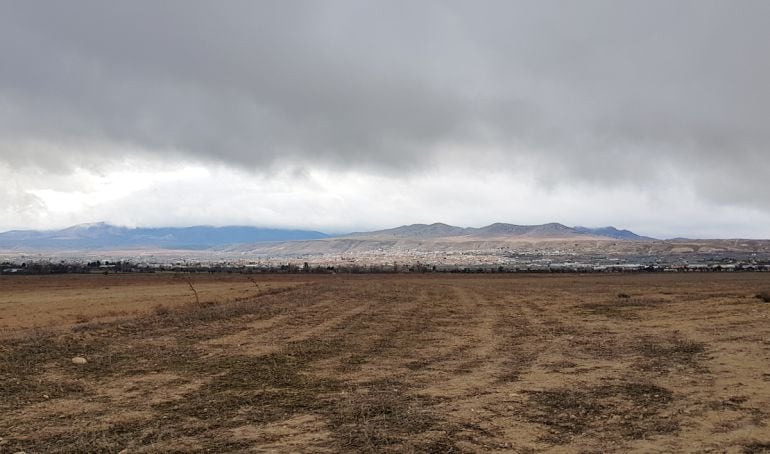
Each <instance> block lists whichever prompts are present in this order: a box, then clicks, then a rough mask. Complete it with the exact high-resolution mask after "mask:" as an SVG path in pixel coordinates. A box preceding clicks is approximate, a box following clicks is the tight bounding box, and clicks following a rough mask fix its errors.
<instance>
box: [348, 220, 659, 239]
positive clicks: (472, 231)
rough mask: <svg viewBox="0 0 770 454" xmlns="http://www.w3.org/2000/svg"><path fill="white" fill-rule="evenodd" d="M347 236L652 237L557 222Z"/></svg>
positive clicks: (422, 227) (424, 227) (423, 227)
mask: <svg viewBox="0 0 770 454" xmlns="http://www.w3.org/2000/svg"><path fill="white" fill-rule="evenodd" d="M343 237H347V238H361V239H363V238H377V239H386V238H413V239H428V238H452V237H467V238H478V239H487V238H502V237H521V238H532V239H537V238H546V239H547V238H573V237H575V238H592V237H596V238H605V239H606V238H611V239H616V240H628V241H651V240H653V239H654V238H650V237H646V236H641V235H637V234H636V233H634V232H631V231H630V230H620V229H617V228H615V227H611V226H610V227H599V228H588V227H568V226H566V225H563V224H559V223H556V222H552V223H548V224H539V225H516V224H506V223H501V222H497V223H494V224H490V225H488V226H485V227H456V226H452V225H448V224H443V223H440V222H439V223H434V224H411V225H403V226H401V227H396V228H392V229H385V230H377V231H373V232H357V233H352V234H350V235H345V236H343Z"/></svg>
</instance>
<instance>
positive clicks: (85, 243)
mask: <svg viewBox="0 0 770 454" xmlns="http://www.w3.org/2000/svg"><path fill="white" fill-rule="evenodd" d="M322 239H328V240H340V241H355V242H360V241H383V240H414V241H420V240H436V239H444V240H447V241H491V240H516V239H521V240H529V241H537V240H553V239H586V240H629V241H649V240H652V238H648V237H644V236H640V235H637V234H635V233H633V232H631V231H628V230H619V229H616V228H614V227H602V228H587V227H567V226H565V225H562V224H558V223H550V224H542V225H515V224H504V223H495V224H491V225H488V226H485V227H480V228H474V227H456V226H452V225H447V224H442V223H435V224H412V225H405V226H401V227H396V228H393V229H386V230H377V231H372V232H356V233H351V234H347V235H337V236H332V235H328V234H325V233H322V232H317V231H310V230H286V229H269V228H258V227H243V226H229V227H211V226H194V227H163V228H142V227H139V228H129V227H121V226H114V225H110V224H107V223H104V222H99V223H92V224H80V225H76V226H72V227H68V228H65V229H62V230H44V231H41V230H12V231H9V232H4V233H0V249H5V250H98V249H104V250H107V249H112V250H119V249H138V248H158V249H192V250H195V249H210V248H223V247H233V246H237V245H240V246H244V245H251V244H255V245H257V246H259V244H262V243H284V242H296V241H313V240H322Z"/></svg>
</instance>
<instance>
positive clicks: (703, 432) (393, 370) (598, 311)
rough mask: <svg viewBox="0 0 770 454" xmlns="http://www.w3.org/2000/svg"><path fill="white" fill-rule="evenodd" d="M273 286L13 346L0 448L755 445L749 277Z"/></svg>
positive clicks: (757, 388)
mask: <svg viewBox="0 0 770 454" xmlns="http://www.w3.org/2000/svg"><path fill="white" fill-rule="evenodd" d="M227 279H228V278H225V279H224V280H223V282H222V283H220V285H231V283H230V282H229V281H227ZM286 279H288V280H287V281H285V284H287V285H274V286H272V287H271V286H270V285H269V282H270V281H269V280H268V281H267V282H264V281H260V282H259V284H258V285H255V283H254V282H251V281H248V280H246V283H245V285H246V286H247V287H248V288H249V290H250V291H251V292H252V296H248V297H244V298H237V299H236V298H234V299H231V300H229V301H219V302H217V301H211V300H207V299H206V298H201V304H195V303H194V298H192V297H191V295H190V290H189V288H188V289H187V291H188V294H187V297H188V302H187V303H186V304H169V303H167V302H166V301H165V300H164V299H163V298H156V299H153V300H152V301H147V302H145V303H144V304H145V305H146V307H147V308H148V309H147V311H146V312H142V313H141V314H139V315H137V316H134V317H127V318H119V319H115V320H104V319H100V318H98V317H97V318H96V319H93V320H90V321H81V322H79V323H74V322H75V320H73V321H72V322H73V324H71V325H70V326H69V328H67V329H57V330H39V331H37V332H35V331H32V332H30V331H28V330H18V331H16V332H15V333H10V335H9V336H6V338H5V339H3V340H0V382H1V383H3V386H2V387H0V414H3V415H4V417H3V418H0V436H2V437H3V438H2V440H0V451H2V452H6V451H8V452H16V451H19V450H24V451H26V452H85V451H88V452H118V451H121V450H123V449H129V451H130V452H167V451H174V450H177V451H207V452H228V451H249V450H252V449H254V450H258V451H259V450H261V451H285V452H296V451H308V452H324V451H326V452H340V451H342V452H483V451H489V450H502V451H514V452H537V451H544V450H549V449H551V448H554V447H558V448H559V449H566V450H569V451H590V452H595V451H604V452H607V451H619V452H628V451H638V452H649V451H681V450H690V449H694V450H706V449H716V450H720V451H721V450H727V449H733V448H735V447H736V446H737V447H741V449H743V450H744V451H745V452H766V450H767V446H768V443H770V430H769V429H768V426H767V413H766V412H765V411H764V408H767V407H770V381H768V380H767V379H766V378H765V375H763V374H765V365H766V364H767V363H768V360H770V349H768V345H770V343H769V342H768V341H767V339H770V326H769V325H768V323H767V318H768V316H770V306H768V305H765V304H762V303H760V302H758V301H756V300H755V299H754V298H751V297H749V296H747V295H745V294H744V292H745V290H744V289H745V288H751V287H756V286H757V285H758V284H763V283H764V281H763V279H765V276H763V275H749V274H746V275H744V274H735V275H731V276H718V277H712V276H709V279H705V278H702V277H700V276H695V275H692V276H690V275H688V276H675V277H672V276H666V275H634V276H569V275H565V276H470V277H465V276H457V277H444V276H420V277H412V276H352V277H340V276H318V277H312V278H308V279H307V280H303V281H302V282H299V281H291V278H286ZM295 279H296V278H295ZM225 282H227V284H225ZM61 283H62V282H60V284H61ZM77 283H80V284H82V283H83V281H79V282H73V283H72V284H73V287H74V285H75V284H77ZM208 284H209V285H211V286H214V285H216V283H215V282H214V281H211V282H209V283H208ZM126 285H132V284H126ZM180 285H181V286H182V287H184V286H186V285H187V283H186V282H184V281H182V282H181V283H180ZM194 285H196V289H197V285H199V284H194ZM135 288H136V287H135ZM198 291H200V289H198ZM81 292H83V293H84V294H87V293H88V289H87V288H84V289H81ZM201 293H202V295H203V292H201ZM621 293H624V294H628V295H633V296H631V297H628V298H625V297H619V296H618V295H619V294H621ZM607 307H611V308H612V309H606V308H607ZM615 310H617V311H619V312H620V313H629V314H633V315H634V316H633V317H630V316H626V315H624V316H617V314H616V313H615V312H613V311H615ZM738 330H739V331H740V334H741V336H740V338H737V337H736V335H735V331H738ZM74 356H83V357H85V358H87V359H88V362H87V363H86V364H84V365H77V364H73V363H72V362H71V361H70V359H71V358H72V357H74Z"/></svg>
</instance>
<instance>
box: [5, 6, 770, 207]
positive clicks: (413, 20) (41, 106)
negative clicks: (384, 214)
mask: <svg viewBox="0 0 770 454" xmlns="http://www.w3.org/2000/svg"><path fill="white" fill-rule="evenodd" d="M2 10H3V11H2V14H0V59H2V66H3V68H4V70H3V71H2V73H0V134H2V138H6V139H7V138H9V137H10V138H19V139H26V138H37V139H45V140H50V141H54V142H55V141H59V140H80V139H84V138H85V139H89V140H96V141H104V142H109V141H114V142H117V143H127V144H135V145H136V146H137V147H140V148H141V147H144V148H147V149H150V150H179V151H180V152H181V153H186V154H189V156H191V157H194V158H200V159H209V160H215V161H223V162H226V163H231V164H235V165H241V166H246V167H247V168H261V167H266V166H270V165H278V164H280V163H282V162H284V161H293V162H301V163H303V164H306V165H326V166H333V167H359V168H367V169H379V170H382V171H403V170H404V169H419V168H423V167H426V166H431V165H432V164H433V163H434V162H437V161H443V160H445V159H447V158H448V157H449V155H447V154H444V152H443V151H442V150H443V149H445V148H446V147H465V148H466V149H467V150H469V151H468V152H469V153H481V151H478V150H485V149H489V148H496V149H500V150H503V152H504V153H507V154H508V155H509V156H510V158H512V160H516V159H518V160H525V161H529V162H531V163H532V166H533V169H532V171H533V172H535V173H536V174H537V176H538V178H540V179H541V180H542V181H543V182H544V183H545V184H555V183H556V182H561V181H567V182H570V181H588V182H599V183H601V184H607V185H612V184H618V183H629V184H636V185H639V186H640V187H643V186H644V185H646V184H654V183H655V182H659V181H660V180H661V179H664V178H670V177H671V175H674V177H675V178H678V179H681V180H683V181H686V182H690V183H691V184H693V185H694V186H695V187H696V188H697V190H698V191H699V192H700V193H701V194H702V195H703V196H704V197H709V198H710V199H712V200H714V201H715V202H717V203H725V204H731V203H746V204H749V205H752V206H757V207H761V208H762V209H764V210H770V195H768V193H767V191H763V189H762V188H763V187H764V186H765V183H764V181H765V179H766V175H765V174H766V173H767V172H768V170H770V150H768V144H769V143H770V124H769V123H770V88H769V87H768V85H767V82H766V81H767V80H770V27H769V26H768V25H769V24H768V17H770V3H768V2H765V1H750V0H745V1H741V2H734V1H726V0H725V1H706V0H703V1H701V0H687V1H685V0H683V1H677V2H669V1H665V2H664V1H646V2H632V1H610V0H605V1H598V0H594V1H581V2H569V1H561V2H557V1H554V2H540V1H481V2H459V1H444V2H438V1H436V2H430V1H422V2H405V1H404V2H398V1H396V2H384V1H383V2H373V1H368V2H367V1H363V2H362V1H316V2H294V1H275V2H248V1H244V2H226V3H221V2H187V1H185V2H182V1H178V2H173V1H169V2H143V1H133V2H122V3H115V2H99V1H74V2H52V3H46V4H44V3H42V2H40V3H39V2H22V1H18V2H6V3H4V5H3V7H2ZM166 152H168V151H166ZM10 154H11V153H10V152H7V151H5V149H3V151H2V155H0V159H3V160H5V161H6V162H8V161H10V160H11V158H10ZM46 156H47V155H46V153H41V154H40V156H39V157H37V158H35V157H32V158H30V159H37V160H39V161H40V162H41V163H42V162H48V163H49V164H50V163H51V162H52V161H51V160H50V159H48V158H47V157H46ZM106 157H107V158H110V156H109V154H107V156H106ZM81 159H83V160H89V159H94V156H93V154H89V155H86V156H82V157H81ZM65 161H66V160H65ZM662 169H666V170H667V171H668V170H671V169H673V174H672V173H670V172H668V173H666V172H663V171H662ZM715 180H717V182H718V187H719V189H715V187H717V186H716V185H715Z"/></svg>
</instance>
